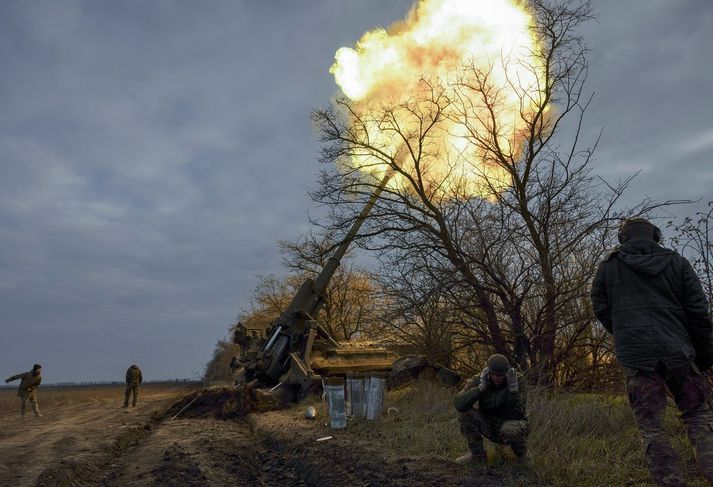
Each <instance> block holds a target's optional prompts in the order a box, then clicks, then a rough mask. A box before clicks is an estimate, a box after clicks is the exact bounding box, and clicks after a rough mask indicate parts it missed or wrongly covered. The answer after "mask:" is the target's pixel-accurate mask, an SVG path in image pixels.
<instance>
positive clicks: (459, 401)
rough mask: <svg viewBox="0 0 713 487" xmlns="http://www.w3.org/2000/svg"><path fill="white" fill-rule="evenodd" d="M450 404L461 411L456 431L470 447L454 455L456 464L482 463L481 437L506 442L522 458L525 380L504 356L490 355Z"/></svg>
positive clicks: (525, 394)
mask: <svg viewBox="0 0 713 487" xmlns="http://www.w3.org/2000/svg"><path fill="white" fill-rule="evenodd" d="M476 403H478V408H477V409H476V408H475V404H476ZM453 404H454V406H455V408H456V409H457V410H458V411H459V412H460V413H461V414H460V415H459V420H460V430H461V433H463V436H465V439H466V441H467V442H468V448H469V449H470V452H469V453H467V454H465V455H463V456H460V457H458V458H457V459H456V463H458V464H461V465H467V464H471V463H472V464H477V463H481V464H485V463H486V461H487V458H486V453H485V448H484V447H483V436H485V437H486V438H487V439H489V440H490V441H492V442H495V443H501V444H507V445H510V447H511V448H512V451H513V453H514V454H515V456H517V457H518V459H521V460H524V459H525V454H526V450H527V448H526V442H527V434H528V432H529V424H528V422H527V411H526V409H527V383H526V381H525V378H524V376H523V375H522V374H519V373H518V372H517V371H516V370H515V369H513V368H511V367H510V363H509V362H508V359H507V358H505V357H504V356H503V355H499V354H495V355H492V356H491V357H490V358H489V359H488V366H487V367H486V368H485V369H483V371H482V372H481V373H480V375H479V376H475V377H473V378H472V379H470V381H468V383H467V384H466V386H465V388H463V390H462V391H461V392H459V393H458V394H457V395H456V397H455V400H454V401H453Z"/></svg>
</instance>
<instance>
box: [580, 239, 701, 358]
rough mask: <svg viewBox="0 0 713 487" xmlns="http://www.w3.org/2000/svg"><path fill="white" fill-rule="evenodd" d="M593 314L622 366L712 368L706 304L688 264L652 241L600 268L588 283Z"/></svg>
mask: <svg viewBox="0 0 713 487" xmlns="http://www.w3.org/2000/svg"><path fill="white" fill-rule="evenodd" d="M591 297H592V306H593V308H594V313H595V314H596V316H597V318H598V319H599V321H600V322H601V323H602V325H603V326H604V328H606V329H607V330H608V331H609V332H610V333H613V335H614V345H615V351H616V357H617V359H618V360H619V362H621V364H622V365H624V366H626V367H630V368H633V369H638V370H647V371H653V370H654V369H655V368H656V365H657V363H658V362H662V363H663V364H664V365H665V366H666V367H667V368H677V367H681V366H684V365H686V364H689V363H690V362H692V361H693V360H694V358H695V360H696V364H697V365H698V366H699V367H701V368H704V369H707V368H709V367H710V366H711V364H713V361H712V360H713V335H712V331H713V326H712V325H711V319H710V308H709V307H708V300H707V299H706V296H705V294H704V292H703V289H702V287H701V283H700V281H699V280H698V277H697V276H696V274H695V271H694V270H693V268H692V267H691V264H690V263H689V262H688V261H687V260H686V259H685V258H684V257H682V256H680V255H679V254H677V253H676V252H674V251H672V250H668V249H665V248H663V247H661V246H660V245H658V244H657V243H655V242H653V241H645V240H638V241H631V242H626V243H625V244H623V245H622V246H621V247H618V248H617V249H615V250H614V252H612V253H611V254H610V255H609V257H608V258H607V259H606V260H605V261H604V262H602V263H601V264H600V265H599V269H598V270H597V274H596V276H595V277H594V281H593V283H592V294H591Z"/></svg>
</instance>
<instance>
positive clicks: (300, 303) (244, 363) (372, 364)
mask: <svg viewBox="0 0 713 487" xmlns="http://www.w3.org/2000/svg"><path fill="white" fill-rule="evenodd" d="M389 177H390V176H389V175H387V176H385V177H384V178H383V179H382V181H381V183H380V184H379V186H378V187H377V188H376V190H375V191H374V193H373V194H372V196H371V198H370V199H369V201H368V202H367V204H366V205H365V206H364V208H363V209H362V211H361V213H360V214H359V216H357V218H356V220H355V222H354V223H353V224H352V227H351V228H350V229H349V232H348V233H347V235H346V237H345V238H344V240H342V242H341V244H340V245H339V246H338V247H337V249H336V250H335V252H334V254H333V255H332V256H331V257H330V258H329V260H328V261H327V263H326V264H325V266H324V269H322V271H321V272H320V273H319V275H318V276H317V277H316V278H315V279H314V280H313V279H306V280H305V282H304V283H303V284H302V286H301V287H300V288H299V290H298V291H297V293H296V294H295V296H294V298H292V302H291V303H290V304H289V306H288V307H287V309H285V310H284V311H283V313H282V314H281V316H280V317H279V318H278V319H277V320H276V321H275V322H274V323H273V324H272V327H271V328H270V329H269V331H268V333H267V335H266V338H265V340H264V341H262V343H261V345H260V346H259V348H254V347H249V349H248V350H247V351H246V353H244V354H243V356H242V357H237V358H236V359H234V361H233V368H234V370H235V379H236V385H238V386H240V385H247V386H249V387H257V388H268V389H278V388H279V389H282V390H283V391H288V394H287V397H288V398H289V399H294V397H290V394H289V392H290V391H291V392H292V393H293V394H292V395H293V396H294V395H295V394H298V393H299V391H303V390H306V389H308V388H309V387H310V386H311V385H312V384H314V383H315V381H318V380H319V379H321V378H323V377H326V376H333V375H345V374H347V373H350V372H388V371H389V370H390V369H391V367H392V364H393V362H394V360H396V359H397V358H398V357H397V355H396V354H395V353H393V352H391V351H389V350H387V349H386V348H383V347H375V346H373V345H364V344H359V343H352V342H337V341H335V340H334V339H333V338H332V337H331V336H330V335H329V333H327V331H326V330H325V329H324V327H322V326H321V325H320V324H319V323H318V322H317V321H316V320H315V317H316V316H317V314H318V313H319V310H320V309H321V307H322V305H323V304H324V300H325V292H326V290H327V286H329V282H330V280H331V278H332V276H333V275H334V273H335V271H336V270H337V268H338V267H339V264H340V261H341V259H342V257H344V254H345V253H346V251H347V249H348V247H349V245H350V244H351V243H352V241H353V240H354V238H355V237H356V235H357V232H358V231H359V228H360V227H361V225H362V224H363V223H364V220H365V219H366V217H367V216H368V215H369V213H370V212H371V209H372V208H373V206H374V204H375V203H376V200H377V199H378V198H379V195H380V194H381V192H382V191H383V189H384V187H385V186H386V184H387V182H388V180H389ZM236 341H237V340H236ZM282 397H283V398H284V397H285V395H283V396H282ZM283 400H284V399H283Z"/></svg>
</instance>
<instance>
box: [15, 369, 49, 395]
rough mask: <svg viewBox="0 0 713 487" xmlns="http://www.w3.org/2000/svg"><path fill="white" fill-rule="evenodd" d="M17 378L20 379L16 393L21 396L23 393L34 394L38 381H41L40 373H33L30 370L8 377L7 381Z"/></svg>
mask: <svg viewBox="0 0 713 487" xmlns="http://www.w3.org/2000/svg"><path fill="white" fill-rule="evenodd" d="M18 379H21V381H20V387H19V388H18V389H17V395H18V396H23V395H25V394H34V392H35V390H36V389H37V387H38V386H39V385H40V382H42V375H35V374H34V373H33V372H32V371H29V372H23V373H22V374H17V375H13V376H12V377H8V378H7V381H8V382H12V381H14V380H18Z"/></svg>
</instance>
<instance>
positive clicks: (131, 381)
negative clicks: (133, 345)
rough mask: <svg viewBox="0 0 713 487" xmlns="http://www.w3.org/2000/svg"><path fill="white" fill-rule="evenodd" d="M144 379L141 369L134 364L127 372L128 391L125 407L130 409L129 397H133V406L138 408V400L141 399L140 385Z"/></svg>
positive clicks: (125, 395)
mask: <svg viewBox="0 0 713 487" xmlns="http://www.w3.org/2000/svg"><path fill="white" fill-rule="evenodd" d="M143 380H144V378H143V376H142V375H141V369H140V368H138V367H137V366H136V364H133V365H132V366H131V367H129V368H128V369H127V371H126V391H125V392H124V407H125V408H128V407H129V396H132V401H131V405H132V406H133V407H136V400H137V399H138V397H139V384H141V381H143Z"/></svg>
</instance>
